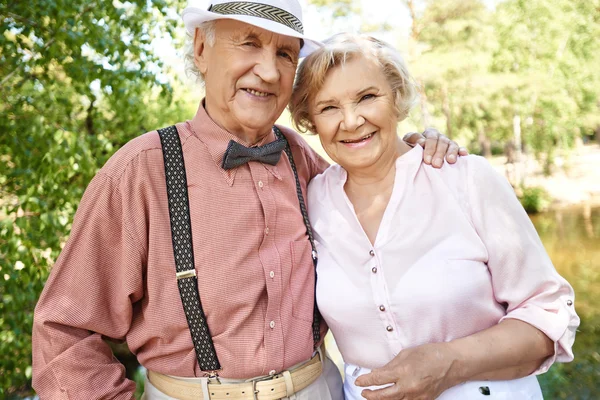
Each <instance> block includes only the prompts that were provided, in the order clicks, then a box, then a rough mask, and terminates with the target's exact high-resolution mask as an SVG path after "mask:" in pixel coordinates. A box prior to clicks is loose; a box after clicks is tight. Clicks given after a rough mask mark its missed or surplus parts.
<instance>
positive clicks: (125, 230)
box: [33, 0, 458, 400]
mask: <svg viewBox="0 0 600 400" xmlns="http://www.w3.org/2000/svg"><path fill="white" fill-rule="evenodd" d="M183 19H184V21H185V24H186V26H187V29H188V31H189V32H190V33H192V34H193V35H194V46H193V56H192V57H193V61H194V64H195V66H196V67H197V69H198V71H199V73H200V74H201V76H202V77H203V80H204V82H205V85H206V98H205V99H204V100H203V102H202V104H201V105H200V107H199V109H198V112H197V114H196V116H195V117H194V118H193V119H192V120H191V121H187V122H183V123H179V124H177V125H175V126H173V127H169V128H166V129H162V130H159V131H158V132H157V131H153V132H149V133H147V134H145V135H142V136H140V137H138V138H136V139H133V140H132V141H131V142H129V143H128V144H126V145H125V146H124V147H123V148H121V149H120V150H119V151H118V152H117V153H116V154H115V155H114V156H113V157H112V158H111V159H110V160H109V161H108V162H107V164H106V165H105V166H104V167H103V168H102V169H101V170H100V172H99V173H98V174H97V175H96V176H95V177H94V179H93V180H92V182H91V183H90V185H89V187H88V188H87V190H86V193H85V195H84V197H83V199H82V201H81V204H80V206H79V209H78V210H77V214H76V216H75V221H74V223H73V229H72V231H71V236H70V238H69V241H68V242H67V244H66V246H65V248H64V249H63V251H62V254H61V256H60V257H59V259H58V261H57V263H56V265H55V266H54V268H53V270H52V273H51V275H50V278H49V279H48V282H47V284H46V287H45V288H44V291H43V293H42V295H41V297H40V300H39V302H38V304H37V306H36V310H35V319H34V328H33V386H34V389H35V390H36V391H37V392H38V394H39V395H40V397H41V398H42V399H100V398H103V399H131V398H133V393H134V391H135V384H134V383H133V382H131V381H129V380H127V379H126V378H125V374H124V367H123V365H121V364H120V363H119V362H118V361H117V360H116V359H115V358H114V356H113V355H112V353H111V351H110V348H109V346H108V345H107V344H106V343H105V341H104V340H105V339H112V340H119V341H123V340H124V341H127V344H128V346H129V348H130V349H131V351H132V352H134V353H135V354H136V355H137V357H138V360H139V361H140V363H141V364H142V365H143V366H144V367H146V368H147V370H148V379H147V381H146V393H145V397H146V398H147V399H152V400H156V399H173V398H178V399H191V398H194V399H213V400H214V399H248V400H250V399H265V400H266V399H280V398H297V399H341V398H342V391H341V380H340V376H339V374H338V372H337V370H336V368H335V367H334V366H333V364H332V363H331V361H330V360H328V359H327V358H326V357H325V356H324V354H323V351H322V349H321V344H322V339H323V336H324V334H325V332H326V329H327V328H326V326H325V325H324V324H323V323H322V322H321V321H320V317H319V314H318V312H317V311H316V310H315V308H314V285H315V269H314V266H315V263H316V258H317V254H316V252H314V247H312V246H314V243H313V242H312V234H311V229H310V226H309V224H308V220H307V218H306V209H305V206H304V199H303V195H304V194H305V191H306V185H307V183H308V181H309V180H310V179H311V178H312V177H314V176H315V175H317V174H319V173H320V172H322V171H323V170H324V168H325V167H326V166H327V165H326V162H324V161H323V160H322V159H321V158H320V157H319V156H318V155H317V154H316V153H315V152H314V151H313V150H312V149H311V148H310V147H309V146H308V145H307V144H306V143H305V142H304V141H303V140H302V139H301V138H300V136H299V135H298V134H296V133H295V132H293V131H291V130H289V129H286V128H283V127H276V126H274V123H275V121H276V120H277V118H278V117H279V116H280V115H281V113H282V111H283V109H284V108H285V107H286V105H287V104H288V101H289V100H290V96H291V91H292V83H293V80H294V74H295V70H296V65H297V63H298V58H299V57H301V56H305V55H307V54H308V53H309V52H310V51H311V49H314V48H315V47H316V46H318V45H319V43H318V42H315V41H312V40H310V39H309V38H307V37H305V36H304V35H303V33H302V22H301V21H302V15H301V10H300V6H299V4H298V3H297V2H296V0H264V1H262V2H242V1H229V2H221V1H215V2H214V3H213V4H212V5H211V7H210V8H209V11H206V10H201V9H198V8H195V7H188V8H187V9H186V10H185V11H184V13H183ZM198 28H200V29H198ZM412 139H413V141H415V142H417V141H419V140H422V138H420V135H416V134H415V135H413V136H412ZM437 142H438V134H437V133H435V132H434V133H433V134H432V137H431V140H428V141H427V144H428V146H427V147H426V154H428V155H429V156H430V157H431V156H434V159H435V158H440V160H439V161H440V162H441V156H442V155H444V154H445V152H446V149H447V148H448V141H447V139H445V138H443V137H442V140H440V141H439V143H441V146H437V147H438V152H437V153H436V152H435V147H436V144H437ZM451 144H452V146H451V148H450V149H449V154H450V155H452V156H453V157H454V159H455V158H456V155H457V149H458V148H457V146H456V145H455V144H454V143H451ZM426 211H427V210H425V212H426ZM198 293H199V294H198Z"/></svg>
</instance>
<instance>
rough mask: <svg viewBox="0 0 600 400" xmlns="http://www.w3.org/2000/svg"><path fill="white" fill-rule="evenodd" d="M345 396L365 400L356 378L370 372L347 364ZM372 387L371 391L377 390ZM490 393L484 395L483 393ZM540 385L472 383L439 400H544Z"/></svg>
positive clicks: (533, 381)
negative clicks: (356, 383)
mask: <svg viewBox="0 0 600 400" xmlns="http://www.w3.org/2000/svg"><path fill="white" fill-rule="evenodd" d="M344 372H345V375H346V379H345V381H344V395H345V396H346V400H364V398H363V397H362V396H361V395H360V393H361V392H362V391H363V390H364V389H365V388H362V387H359V386H356V385H355V384H354V383H355V381H356V378H358V377H359V376H361V375H364V374H366V373H369V372H370V370H369V369H367V368H361V367H358V366H356V365H350V364H345V365H344ZM376 388H377V387H372V388H371V389H376ZM482 391H483V392H485V393H489V394H485V395H484V394H483V393H482ZM543 399H544V397H543V396H542V390H541V389H540V384H539V383H538V380H537V378H536V377H535V376H526V377H525V378H521V379H513V380H510V381H471V382H465V383H461V384H460V385H456V386H454V387H451V388H450V389H448V390H446V391H445V392H444V393H442V394H441V395H440V397H438V398H437V400H543Z"/></svg>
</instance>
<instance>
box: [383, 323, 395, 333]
mask: <svg viewBox="0 0 600 400" xmlns="http://www.w3.org/2000/svg"><path fill="white" fill-rule="evenodd" d="M385 330H386V331H388V332H391V331H393V330H394V328H393V327H392V326H391V325H388V326H386V327H385Z"/></svg>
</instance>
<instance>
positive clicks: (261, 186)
mask: <svg viewBox="0 0 600 400" xmlns="http://www.w3.org/2000/svg"><path fill="white" fill-rule="evenodd" d="M263 186H265V185H264V184H263V183H262V181H258V187H259V188H261V189H262V188H263Z"/></svg>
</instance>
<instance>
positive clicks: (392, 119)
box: [309, 56, 398, 170]
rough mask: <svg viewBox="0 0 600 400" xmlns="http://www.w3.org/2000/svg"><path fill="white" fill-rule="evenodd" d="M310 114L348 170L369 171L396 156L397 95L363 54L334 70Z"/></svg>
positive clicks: (311, 103) (311, 104) (327, 146)
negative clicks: (395, 96) (366, 169)
mask: <svg viewBox="0 0 600 400" xmlns="http://www.w3.org/2000/svg"><path fill="white" fill-rule="evenodd" d="M309 110H310V117H311V120H312V121H313V123H314V126H315V128H316V130H317V133H318V134H319V138H320V139H321V143H322V145H323V148H324V149H325V151H326V152H327V154H328V155H329V157H331V159H332V160H333V161H335V162H336V163H338V164H340V165H341V166H342V167H343V168H344V169H346V170H356V169H362V168H368V167H371V166H373V165H377V163H378V162H382V161H384V160H388V157H395V153H396V148H397V142H398V138H397V135H396V125H397V122H398V118H397V116H396V115H397V114H396V112H395V106H394V96H393V93H392V90H391V88H390V85H389V84H388V82H387V80H386V78H385V76H384V74H383V71H382V70H381V67H380V66H379V65H377V63H376V62H375V61H373V60H370V59H368V58H365V57H362V56H360V57H358V56H357V57H355V58H354V59H352V60H348V61H347V62H346V63H345V64H343V65H339V66H336V67H334V68H332V69H331V70H329V72H328V73H327V75H326V77H325V82H324V84H323V87H322V88H321V90H319V92H317V94H316V95H315V96H313V97H312V98H311V100H310V101H309Z"/></svg>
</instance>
